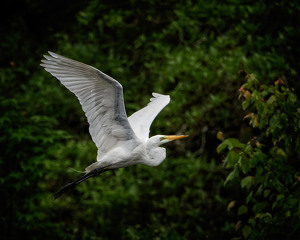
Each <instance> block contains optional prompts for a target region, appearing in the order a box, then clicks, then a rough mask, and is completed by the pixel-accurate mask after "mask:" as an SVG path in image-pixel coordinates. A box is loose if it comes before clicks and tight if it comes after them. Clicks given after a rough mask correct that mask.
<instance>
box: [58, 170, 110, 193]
mask: <svg viewBox="0 0 300 240" xmlns="http://www.w3.org/2000/svg"><path fill="white" fill-rule="evenodd" d="M108 170H110V169H107V168H97V169H95V170H93V171H90V172H88V173H86V174H85V175H83V176H82V177H81V178H78V179H77V180H76V181H74V182H70V183H68V184H67V185H65V186H63V187H62V188H61V189H60V190H58V191H57V192H56V193H55V194H54V199H56V198H58V197H60V196H61V195H62V194H64V193H65V192H66V191H68V190H69V189H70V188H73V187H75V186H77V185H78V184H79V183H82V182H83V181H85V180H87V179H88V178H90V177H95V176H97V175H100V174H101V173H103V172H106V171H108Z"/></svg>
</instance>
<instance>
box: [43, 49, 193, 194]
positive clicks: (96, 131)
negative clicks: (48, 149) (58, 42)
mask: <svg viewBox="0 0 300 240" xmlns="http://www.w3.org/2000/svg"><path fill="white" fill-rule="evenodd" d="M44 58H45V59H43V60H42V63H41V66H42V67H44V68H45V70H46V71H48V72H49V73H50V74H52V75H53V76H54V77H56V78H57V79H58V80H59V81H60V82H61V83H62V84H63V85H64V86H65V87H66V88H67V89H69V90H70V91H71V92H72V93H74V94H75V95H76V97H77V98H78V100H79V102H80V104H81V106H82V109H83V111H84V112H85V115H86V117H87V120H88V123H89V132H90V135H91V137H92V140H93V141H94V143H95V144H96V146H97V148H98V152H97V161H96V162H94V163H92V164H91V165H89V166H88V167H87V168H86V169H85V171H84V173H85V174H84V175H83V176H82V177H80V178H79V179H77V180H75V181H73V182H70V183H68V184H67V185H65V186H64V187H62V188H61V189H60V190H59V191H58V192H57V193H55V195H54V199H56V198H58V197H60V196H61V195H62V194H63V193H65V192H66V191H67V190H68V189H70V188H72V187H75V186H76V185H78V184H79V183H81V182H83V181H85V180H87V179H88V178H90V177H94V176H97V175H100V174H101V173H103V172H105V171H108V170H112V169H117V168H123V167H128V166H130V165H135V164H145V165H149V166H158V165H159V164H160V163H161V162H162V161H163V160H164V159H165V158H166V149H165V148H162V147H160V146H161V145H162V144H165V143H167V142H170V141H173V140H175V139H180V138H184V137H187V135H156V136H153V137H150V138H149V132H150V126H151V124H152V122H153V120H154V119H155V117H156V116H157V114H158V113H159V112H160V111H161V110H162V109H163V108H164V107H165V106H166V105H167V104H168V103H169V102H170V97H169V96H168V95H162V94H158V93H153V98H151V99H150V103H149V104H148V105H147V106H146V107H144V108H142V109H141V110H139V111H137V112H136V113H134V114H132V115H131V116H130V117H129V118H127V114H126V110H125V105H124V99H123V87H122V85H121V84H120V83H119V82H118V81H117V80H115V79H113V78H112V77H110V76H108V75H106V74H105V73H103V72H101V71H99V70H98V69H96V68H94V67H92V66H89V65H86V64H84V63H81V62H78V61H75V60H72V59H69V58H66V57H63V56H61V55H58V54H56V53H53V52H49V55H44Z"/></svg>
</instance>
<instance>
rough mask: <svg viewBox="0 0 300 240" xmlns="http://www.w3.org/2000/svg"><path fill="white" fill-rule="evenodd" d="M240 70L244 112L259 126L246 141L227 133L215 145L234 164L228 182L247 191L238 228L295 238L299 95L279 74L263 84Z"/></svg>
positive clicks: (249, 234) (247, 234)
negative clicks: (229, 136) (242, 141)
mask: <svg viewBox="0 0 300 240" xmlns="http://www.w3.org/2000/svg"><path fill="white" fill-rule="evenodd" d="M242 71H243V72H242V73H243V75H244V76H245V83H244V84H243V85H242V87H241V88H240V90H239V91H240V94H241V95H242V96H243V98H244V100H243V102H242V105H243V108H244V110H248V111H251V112H250V113H248V114H247V115H246V117H245V118H249V124H250V125H251V126H252V127H254V128H259V130H260V131H259V133H258V136H255V137H253V138H252V139H251V140H250V141H249V142H247V143H246V144H244V143H241V142H240V141H239V140H238V139H236V138H228V139H223V142H222V143H221V144H220V145H219V146H218V148H217V151H218V152H219V153H224V152H226V155H225V160H224V165H225V167H226V168H229V169H231V173H229V175H228V176H227V178H226V180H225V183H224V184H229V183H232V185H231V187H232V186H233V185H234V184H239V185H240V188H241V191H242V193H243V195H242V196H240V197H239V199H238V201H237V200H236V202H238V205H239V206H238V207H237V210H233V211H236V214H237V216H238V219H239V220H238V223H237V225H236V229H237V230H238V231H240V233H241V235H242V236H243V237H244V238H245V239H270V238H271V237H274V236H275V238H276V239H278V238H282V239H283V238H285V239H293V238H294V237H296V236H298V234H299V231H300V224H299V218H300V205H299V198H300V184H299V179H300V177H299V176H300V167H299V166H300V165H299V160H300V150H299V149H300V146H299V142H300V137H299V136H300V128H299V126H300V111H299V109H300V108H299V107H300V101H299V99H298V98H297V95H296V94H295V93H294V91H293V89H290V88H289V87H288V86H287V85H286V83H285V81H283V80H282V79H281V78H279V79H277V80H276V81H275V82H274V83H273V84H263V83H262V82H260V81H259V80H258V79H257V78H256V76H255V75H254V74H248V73H246V72H245V70H242ZM219 135H220V134H219ZM234 180H235V181H234ZM283 232H284V233H283Z"/></svg>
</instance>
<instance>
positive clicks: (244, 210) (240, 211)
mask: <svg viewBox="0 0 300 240" xmlns="http://www.w3.org/2000/svg"><path fill="white" fill-rule="evenodd" d="M247 212H248V208H247V207H246V206H245V205H242V206H240V207H239V208H238V215H243V214H246V213H247Z"/></svg>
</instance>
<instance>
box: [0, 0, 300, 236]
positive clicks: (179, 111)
mask: <svg viewBox="0 0 300 240" xmlns="http://www.w3.org/2000/svg"><path fill="white" fill-rule="evenodd" d="M1 11H2V13H1V15H0V17H1V23H0V24H1V27H0V32H1V42H0V52H1V57H0V64H1V65H0V110H1V115H0V145H1V155H0V156H1V158H0V196H1V197H0V203H1V204H0V236H1V237H3V236H4V238H5V239H17V238H22V239H26V238H27V239H206V238H208V239H231V238H236V239H243V238H250V239H271V238H272V239H295V236H299V234H300V226H299V217H300V206H299V199H300V197H299V194H300V193H299V182H300V179H299V178H300V177H299V176H300V167H299V161H300V156H299V155H300V154H299V145H300V143H299V142H300V140H299V128H300V126H299V114H300V113H299V111H300V110H299V108H300V106H299V96H297V93H298V92H299V90H300V85H299V82H300V81H299V80H300V75H299V69H300V62H299V59H298V58H297V56H299V55H300V48H299V46H298V45H299V41H298V40H299V39H300V29H299V16H300V15H299V14H300V3H299V2H298V1H267V0H266V1H243V0H239V1H238V0H231V1H223V2H222V3H221V2H220V1H201V0H200V1H189V0H188V1H156V0H141V1H135V0H132V1H120V0H118V1H106V0H104V1H99V0H91V1H83V0H79V1H44V2H36V1H32V0H28V1H8V2H6V4H5V5H3V6H2V7H1ZM48 50H51V51H54V52H57V53H59V54H62V55H65V56H68V57H70V58H74V59H77V60H79V61H82V62H85V63H87V64H90V65H93V66H95V67H97V68H99V69H101V70H102V71H103V72H105V73H107V74H109V75H110V76H112V77H114V78H115V79H117V80H119V82H120V83H121V84H122V85H123V87H124V97H125V101H126V108H127V113H128V115H130V114H132V113H133V112H134V111H136V110H138V109H139V108H141V107H143V106H144V105H146V104H147V102H148V101H149V98H150V96H151V93H152V92H158V93H163V94H169V95H170V96H171V99H172V101H171V103H170V104H169V105H168V106H167V107H166V108H165V109H164V111H162V112H161V114H160V115H159V117H158V118H157V119H156V120H155V122H154V123H153V126H152V131H151V134H153V135H154V134H158V133H165V134H175V133H184V134H189V135H190V137H189V139H186V140H182V141H178V142H174V143H170V144H169V145H168V146H167V149H168V157H167V159H166V161H165V162H163V164H162V165H161V166H159V167H157V168H151V167H147V166H142V165H141V166H132V167H129V168H126V169H119V170H115V171H112V172H107V173H105V174H103V175H102V176H101V177H97V178H94V179H90V180H88V181H86V182H85V183H82V184H81V185H79V186H78V187H77V188H76V189H74V190H73V191H70V192H68V193H67V194H65V195H63V196H62V197H61V198H60V199H58V200H56V201H53V195H52V194H53V193H54V192H55V191H56V190H57V189H58V188H59V187H60V186H62V185H64V184H65V183H67V182H68V181H70V180H73V179H76V178H78V176H80V175H79V174H78V173H77V172H75V171H73V170H71V169H70V168H74V169H78V170H82V169H84V168H85V167H86V166H87V165H88V164H90V163H91V162H93V161H94V160H95V157H96V147H95V146H94V144H93V142H92V140H91V139H90V136H89V134H88V124H87V122H86V119H85V117H84V113H83V111H82V110H81V108H80V105H79V103H78V101H77V99H76V97H75V96H73V95H72V94H71V93H70V92H68V91H67V90H66V89H65V88H64V87H63V86H62V85H61V84H60V83H59V82H58V81H57V80H56V79H54V78H53V77H51V76H50V75H49V74H48V73H47V72H45V71H44V70H43V69H42V68H41V67H40V66H39V63H40V59H41V58H42V55H43V54H45V53H46V52H47V51H48ZM245 69H246V70H245ZM247 71H248V72H249V73H248V72H247ZM252 73H254V74H252ZM241 86H242V87H241ZM239 94H241V97H240V99H239ZM245 116H246V117H245ZM244 118H245V119H244ZM249 120H250V121H249ZM248 123H250V125H249V124H248ZM221 132H222V133H221ZM218 138H219V139H220V140H222V142H221V144H220V140H218Z"/></svg>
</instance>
